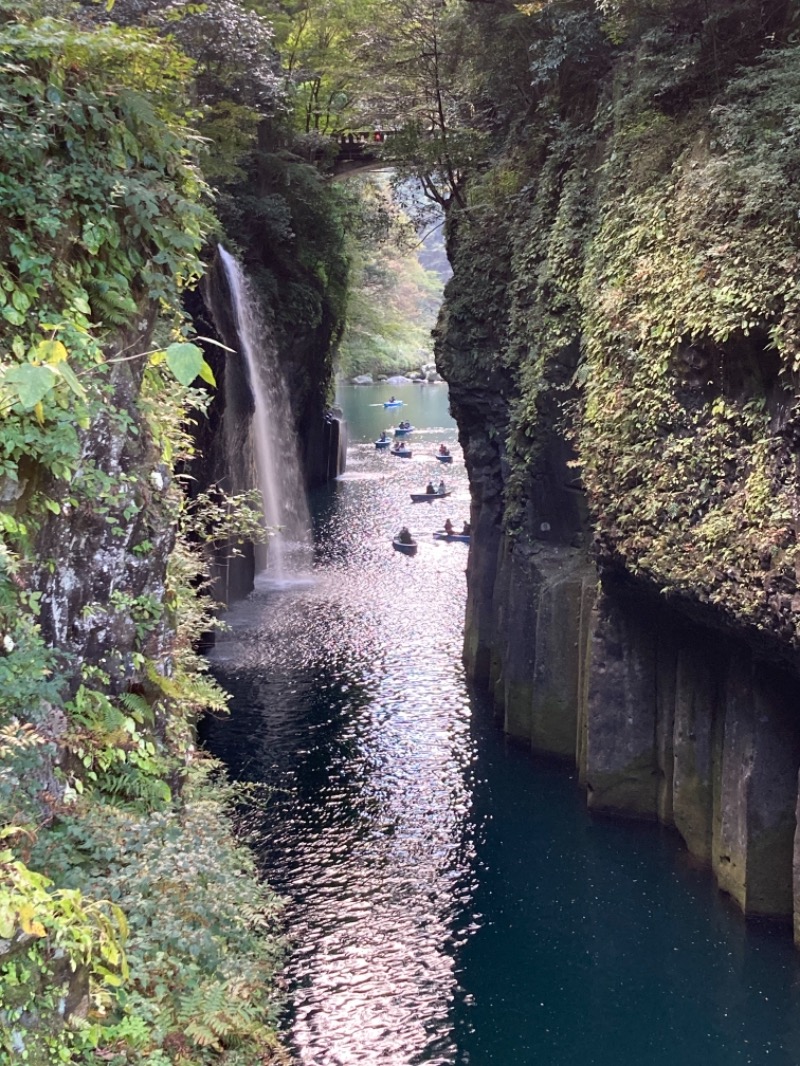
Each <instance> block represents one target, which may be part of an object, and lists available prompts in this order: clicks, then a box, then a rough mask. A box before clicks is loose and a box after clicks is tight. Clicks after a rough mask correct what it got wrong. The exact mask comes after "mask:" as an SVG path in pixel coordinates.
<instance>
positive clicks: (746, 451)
mask: <svg viewBox="0 0 800 1066" xmlns="http://www.w3.org/2000/svg"><path fill="white" fill-rule="evenodd" d="M473 7H474V10H475V16H474V17H475V21H476V22H477V24H478V25H479V32H480V33H481V34H483V35H485V37H486V38H488V39H489V41H490V42H491V47H487V48H486V50H485V56H486V58H485V59H484V60H483V71H482V76H483V82H482V83H483V84H484V85H485V86H486V87H487V92H488V94H489V99H488V101H486V104H485V110H486V112H487V113H488V114H490V115H491V117H492V122H493V128H494V137H495V149H496V152H495V155H494V156H493V157H492V158H491V159H490V162H489V164H488V165H486V166H485V167H484V168H483V169H482V170H479V171H477V172H474V173H473V175H472V177H471V179H470V182H469V184H468V188H467V196H468V203H467V206H466V208H465V209H463V210H458V209H456V208H453V209H451V212H450V218H449V223H448V225H449V249H450V255H451V260H452V263H453V267H454V271H455V275H454V278H453V280H452V282H451V283H450V285H449V287H448V290H447V294H446V304H445V309H444V312H443V315H442V317H441V319H440V324H439V336H438V346H437V359H438V362H439V366H440V369H441V370H442V372H443V374H444V375H445V377H446V378H447V379H448V381H449V382H450V384H451V395H452V401H453V407H454V411H455V414H456V416H457V418H458V421H459V426H460V430H461V436H462V442H463V444H464V448H465V455H466V461H467V465H468V467H469V471H470V476H471V479H472V484H473V489H474V501H473V523H474V528H475V529H476V538H475V543H474V544H473V549H472V552H471V557H470V564H469V583H470V590H469V608H468V620H467V634H466V646H465V648H466V658H467V663H468V666H469V667H470V669H471V671H472V673H473V675H474V676H476V677H478V678H481V679H483V680H484V681H485V682H486V683H488V684H490V685H491V686H492V687H493V689H494V692H495V696H496V701H497V704H498V707H499V708H500V710H501V712H502V713H503V715H504V718H505V724H506V728H507V729H508V730H509V731H510V732H512V733H515V734H517V735H519V736H521V737H524V738H525V739H526V740H528V741H530V742H531V743H532V744H533V745H534V747H536V748H538V749H540V750H543V751H549V752H551V753H553V754H558V755H561V756H567V757H570V758H574V759H576V761H577V762H578V765H579V766H580V767H581V773H582V777H583V780H584V782H585V783H586V785H587V788H588V794H589V803H590V806H592V807H593V808H594V809H597V810H603V811H609V812H618V813H627V814H633V815H637V816H644V817H653V818H656V817H659V818H661V819H662V820H664V821H667V822H670V823H674V824H675V825H677V826H678V828H679V829H680V831H681V832H682V833H683V835H684V837H685V839H686V840H687V843H688V845H689V847H690V848H691V849H692V850H693V851H695V852H696V853H697V854H699V855H701V856H702V857H703V858H705V859H706V860H708V861H709V862H711V863H712V865H713V866H714V867H715V870H716V873H717V877H718V880H719V883H720V884H721V885H722V887H724V888H725V889H726V890H728V891H730V892H731V893H732V894H733V895H734V896H735V897H736V898H737V899H738V900H739V902H740V903H741V905H742V906H743V908H744V909H746V910H747V911H748V912H752V913H763V914H774V915H784V916H785V915H788V914H790V913H791V912H792V902H791V900H792V892H793V889H792V846H793V845H792V839H793V834H794V828H795V815H794V809H795V804H796V800H797V797H796V776H797V769H798V757H797V753H798V738H800V724H798V722H797V721H795V715H794V714H793V713H792V710H791V708H792V705H793V704H794V703H796V701H797V696H798V695H800V688H798V682H797V674H798V666H799V665H800V662H799V661H798V658H797V651H798V640H799V638H800V631H798V621H797V620H798V613H797V608H798V605H800V598H798V585H797V581H798V571H797V536H796V528H797V526H796V523H797V475H796V467H797V449H798V443H799V442H798V437H797V428H796V427H797V418H798V408H797V400H796V380H797V369H798V366H800V347H799V340H800V338H799V336H798V322H799V321H800V319H799V318H798V311H799V310H800V302H799V301H800V287H798V280H797V277H798V275H797V267H798V252H799V251H800V224H799V223H798V218H800V198H799V197H798V194H797V174H798V173H799V172H800V150H798V144H797V138H796V130H797V126H798V122H799V121H800V79H799V78H798V71H800V64H799V63H798V58H800V56H799V54H798V51H797V45H796V33H797V30H798V29H799V28H800V24H799V23H798V18H800V16H798V13H797V9H796V7H795V5H792V4H788V3H785V2H783V0H775V2H772V3H763V2H753V3H749V2H747V0H740V2H737V3H734V4H730V3H725V4H723V3H715V2H711V3H708V4H705V5H696V4H687V3H680V2H677V0H665V2H663V3H658V4H656V3H653V4H645V3H641V2H636V0H630V2H628V0H622V2H619V3H611V2H610V3H606V4H600V5H594V4H590V3H577V2H575V3H571V2H563V3H562V2H554V3H551V4H548V5H539V4H536V5H527V6H524V7H522V8H520V9H519V10H516V9H515V10H512V9H511V7H509V8H508V9H505V8H504V9H503V17H502V18H498V17H496V16H497V5H493V11H492V13H491V15H490V14H489V13H487V12H485V11H484V10H483V5H473ZM492 16H494V17H492ZM493 55H503V57H504V63H503V67H502V69H500V68H499V67H498V66H497V64H494V63H493V61H492V59H491V57H492V56H493ZM598 578H599V579H600V584H599V585H598ZM698 647H703V648H705V649H706V651H705V653H701V654H700V657H699V659H698V652H697V649H698Z"/></svg>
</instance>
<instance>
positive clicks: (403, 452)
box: [389, 448, 411, 459]
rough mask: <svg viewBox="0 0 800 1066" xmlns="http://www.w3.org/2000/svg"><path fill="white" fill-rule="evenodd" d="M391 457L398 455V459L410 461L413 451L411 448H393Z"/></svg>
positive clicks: (390, 453)
mask: <svg viewBox="0 0 800 1066" xmlns="http://www.w3.org/2000/svg"><path fill="white" fill-rule="evenodd" d="M389 455H396V456H397V458H398V459H410V458H411V449H410V448H392V450H391V451H390V452H389Z"/></svg>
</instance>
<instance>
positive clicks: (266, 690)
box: [207, 386, 800, 1066]
mask: <svg viewBox="0 0 800 1066" xmlns="http://www.w3.org/2000/svg"><path fill="white" fill-rule="evenodd" d="M384 392H385V393H386V397H384V395H383V393H384ZM395 392H398V390H397V389H395ZM398 395H401V396H402V397H403V398H408V400H409V405H408V406H407V407H404V408H402V409H400V411H399V412H398V411H395V412H387V413H385V412H384V411H383V409H382V408H375V407H370V406H368V405H369V404H370V403H375V402H378V401H379V400H381V399H383V398H388V390H387V389H380V388H379V387H376V388H374V389H352V388H350V389H346V390H342V395H341V396H340V397H339V399H340V402H341V403H342V404H343V406H344V409H345V415H346V417H347V419H348V422H349V427H350V435H351V440H352V445H351V449H350V454H349V462H348V474H347V475H345V477H344V478H343V479H341V480H340V481H339V482H338V483H336V484H335V485H333V486H331V487H330V488H329V489H327V490H325V491H324V492H321V493H320V494H319V495H318V497H317V498H316V500H315V501H314V503H315V508H314V510H315V518H314V521H315V537H316V569H315V577H314V583H313V584H311V585H305V586H298V587H296V588H294V589H286V590H284V591H282V592H275V591H262V592H257V593H256V595H255V596H254V597H253V598H252V599H251V600H250V601H249V602H247V603H246V604H242V605H240V607H238V608H237V609H236V610H235V611H234V612H233V614H232V619H231V620H232V621H233V623H234V626H235V628H234V630H233V631H232V632H231V633H230V634H228V635H227V638H226V639H225V640H224V641H223V642H222V643H221V644H220V645H219V647H218V648H217V650H216V652H215V655H214V668H215V671H216V673H217V674H218V676H219V677H220V678H221V680H222V681H223V683H224V684H226V685H227V686H228V687H229V688H230V689H231V690H232V691H233V693H234V710H233V716H232V718H231V720H229V721H223V722H219V723H216V722H213V723H210V725H209V728H208V731H207V741H208V744H209V746H210V747H211V748H212V749H213V750H214V751H215V752H217V753H218V754H220V755H221V756H222V757H223V758H224V759H225V760H226V761H227V763H228V764H229V766H230V767H231V769H232V771H233V773H234V774H235V775H236V776H238V777H242V778H245V779H251V780H259V781H266V782H268V783H269V784H270V785H272V786H273V788H274V789H275V791H274V793H273V797H272V801H271V803H270V804H269V805H268V807H267V809H266V811H264V812H262V813H260V814H259V816H258V817H259V818H260V833H261V839H262V848H261V859H262V864H263V868H264V872H265V874H266V876H267V877H268V878H269V880H270V881H271V882H272V883H273V884H274V885H275V887H276V888H277V889H278V890H279V891H281V892H283V893H285V895H286V897H287V901H288V904H287V918H288V923H289V930H290V933H291V936H292V938H293V942H294V951H293V953H292V956H291V959H290V963H289V968H288V974H287V976H288V980H289V982H290V988H291V996H292V1003H293V1007H292V1011H291V1014H290V1016H289V1018H288V1019H287V1026H288V1029H289V1033H290V1038H291V1042H292V1044H293V1046H294V1049H295V1051H296V1054H297V1059H298V1061H299V1062H300V1063H302V1064H304V1066H306V1064H314V1066H317V1064H319V1066H339V1064H355V1063H363V1064H366V1066H371V1064H387V1066H412V1064H415V1063H439V1064H459V1066H460V1064H467V1063H469V1064H471V1066H527V1064H536V1066H572V1064H576V1066H577V1064H578V1063H581V1064H584V1066H586V1064H588V1066H621V1064H624V1066H628V1064H630V1066H640V1064H655V1066H662V1064H663V1066H667V1064H669V1066H673V1064H674V1063H675V1062H676V1061H677V1062H683V1063H688V1064H698V1066H699V1064H703V1066H717V1064H719V1066H722V1064H726V1066H727V1064H729V1063H754V1064H759V1063H777V1064H781V1066H792V1064H797V1063H800V1009H798V1008H800V981H799V980H798V979H799V978H800V964H799V963H798V958H797V956H796V955H795V953H794V950H793V949H792V947H791V944H790V942H789V939H788V937H787V936H786V934H785V933H784V932H778V931H776V930H771V929H769V928H758V927H747V926H746V925H745V924H744V923H743V922H742V921H741V920H740V918H739V916H738V915H737V914H736V913H734V911H733V910H732V908H731V907H730V906H729V905H727V904H726V902H725V900H724V899H723V898H721V897H720V896H718V895H717V893H716V892H715V890H714V889H713V886H712V884H711V880H710V878H709V877H708V875H707V874H706V873H705V872H703V871H697V870H694V869H693V868H692V867H691V865H690V864H689V863H688V862H687V860H686V857H685V854H684V852H683V851H682V850H681V849H680V848H679V847H678V846H677V844H676V842H675V839H674V837H673V836H672V835H671V834H668V833H666V832H663V831H659V830H657V829H654V828H653V827H640V826H635V825H625V824H612V823H607V822H597V821H593V820H591V819H590V818H589V817H588V815H587V814H586V811H585V807H584V800H583V796H582V795H581V793H580V790H579V789H578V788H577V785H576V783H575V781H574V780H573V777H572V775H571V774H569V773H568V772H566V771H565V770H563V769H562V768H553V767H550V766H547V765H541V764H539V763H537V762H536V761H535V760H533V759H532V758H531V757H530V755H529V754H528V753H526V752H524V751H521V750H519V749H516V748H513V747H509V746H507V745H506V744H505V743H504V741H503V738H502V736H501V734H500V733H499V731H498V730H497V728H496V727H495V725H494V724H493V723H492V722H491V720H490V714H489V711H488V709H487V707H486V706H485V705H484V704H483V703H482V701H481V699H480V698H478V697H477V696H475V695H474V694H472V693H470V691H469V690H468V687H467V685H466V684H465V681H464V677H463V671H462V668H461V663H460V648H461V630H462V623H463V608H464V594H465V587H464V566H465V563H466V548H465V547H464V546H463V545H460V544H451V545H447V544H441V543H438V542H434V541H433V540H432V539H431V538H430V536H429V533H430V531H431V530H432V529H434V528H436V527H437V526H438V525H440V524H441V522H442V521H443V520H444V518H445V517H447V516H448V515H449V516H450V517H451V518H452V520H453V522H454V523H456V522H459V521H462V520H463V519H464V518H466V517H467V512H468V502H469V501H468V492H467V485H466V476H465V473H464V471H463V466H462V465H461V463H460V461H459V459H460V453H459V451H458V448H457V446H456V447H454V451H455V453H456V457H457V461H456V463H455V464H454V465H453V467H452V468H451V469H450V470H448V471H446V472H444V474H445V478H446V479H447V480H452V482H453V483H454V484H455V486H456V491H455V494H454V496H453V497H451V498H450V499H448V500H447V501H437V502H436V503H433V504H430V505H429V504H418V505H413V504H411V502H410V499H409V496H408V493H409V491H411V490H417V489H419V487H420V486H424V484H425V481H426V480H427V479H428V477H431V476H438V475H439V474H441V473H442V472H443V471H442V470H441V468H440V467H439V465H438V464H437V462H436V460H435V459H434V458H433V457H432V453H433V451H434V448H435V445H436V444H438V442H439V440H441V439H445V440H448V441H449V442H450V443H451V444H453V445H454V444H455V431H454V427H453V425H452V422H451V421H450V419H449V418H448V416H447V414H446V403H447V400H446V391H445V390H444V389H443V388H442V387H430V386H416V387H414V388H411V387H409V388H408V389H404V390H403V391H402V392H398ZM401 417H402V418H409V419H410V420H411V421H412V423H414V425H416V426H419V427H421V430H422V432H419V433H417V434H415V435H414V436H413V437H412V438H411V446H412V450H413V453H414V455H413V458H412V459H410V460H402V459H397V458H394V457H391V456H388V455H384V454H380V453H377V452H376V451H375V449H374V447H373V446H372V444H371V443H370V442H371V441H372V440H373V439H374V438H375V437H376V436H377V434H378V432H379V431H380V429H382V428H384V427H388V426H390V425H391V424H392V422H393V421H397V420H399V418H401ZM402 523H405V524H408V525H409V526H410V527H411V530H412V532H413V533H415V534H416V535H417V537H418V539H419V541H420V550H419V553H418V555H417V556H416V557H415V558H413V559H409V558H406V557H404V556H400V555H398V554H397V553H394V552H393V551H392V549H391V545H390V538H391V535H392V534H393V533H394V532H396V530H397V528H398V527H399V525H400V524H402Z"/></svg>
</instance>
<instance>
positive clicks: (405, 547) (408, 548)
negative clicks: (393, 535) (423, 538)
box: [392, 539, 417, 555]
mask: <svg viewBox="0 0 800 1066" xmlns="http://www.w3.org/2000/svg"><path fill="white" fill-rule="evenodd" d="M392 547H393V548H394V550H395V551H396V552H402V553H403V555H416V554H417V542H416V541H415V540H412V541H411V543H410V544H406V543H405V542H404V541H402V540H396V539H395V540H393V541H392Z"/></svg>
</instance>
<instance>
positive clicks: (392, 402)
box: [383, 400, 403, 407]
mask: <svg viewBox="0 0 800 1066" xmlns="http://www.w3.org/2000/svg"><path fill="white" fill-rule="evenodd" d="M383 406H384V407H402V406H403V401H402V400H384V401H383Z"/></svg>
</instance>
